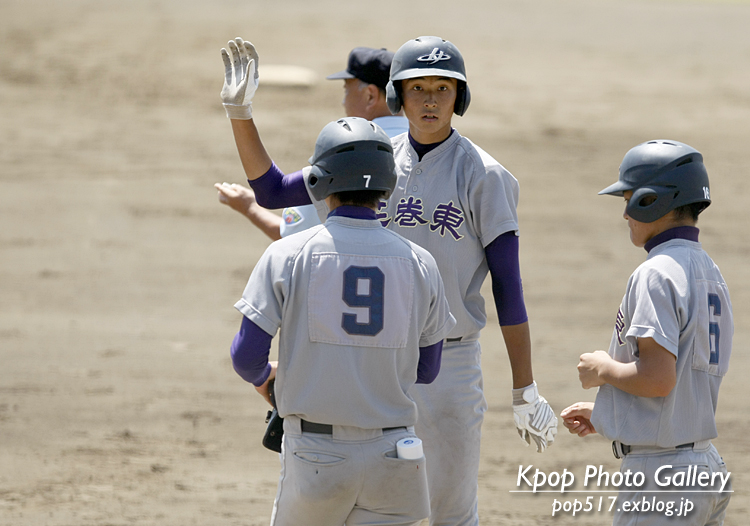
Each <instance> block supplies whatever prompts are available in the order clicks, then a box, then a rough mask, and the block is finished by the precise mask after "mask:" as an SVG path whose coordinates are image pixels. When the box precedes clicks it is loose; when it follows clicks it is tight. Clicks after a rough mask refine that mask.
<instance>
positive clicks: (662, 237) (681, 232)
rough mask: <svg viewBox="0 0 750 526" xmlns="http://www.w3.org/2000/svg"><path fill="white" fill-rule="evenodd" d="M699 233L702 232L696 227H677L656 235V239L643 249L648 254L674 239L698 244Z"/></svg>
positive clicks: (651, 240) (653, 238)
mask: <svg viewBox="0 0 750 526" xmlns="http://www.w3.org/2000/svg"><path fill="white" fill-rule="evenodd" d="M699 232H700V230H698V229H697V228H696V227H694V226H677V227H674V228H670V229H669V230H665V231H664V232H662V233H660V234H656V235H655V236H654V237H652V238H651V239H649V240H648V242H647V243H646V244H645V245H643V248H645V249H646V252H651V250H653V249H654V248H655V247H657V246H658V245H661V244H662V243H666V242H667V241H670V240H672V239H686V240H688V241H695V242H696V243H697V242H698V233H699Z"/></svg>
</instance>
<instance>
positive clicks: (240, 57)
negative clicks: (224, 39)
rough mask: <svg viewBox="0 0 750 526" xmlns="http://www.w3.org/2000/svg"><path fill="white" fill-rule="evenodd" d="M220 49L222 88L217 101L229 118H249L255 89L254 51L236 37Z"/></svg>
mask: <svg viewBox="0 0 750 526" xmlns="http://www.w3.org/2000/svg"><path fill="white" fill-rule="evenodd" d="M227 48H229V49H228V50H227V49H226V48H222V49H221V58H222V59H223V60H224V87H223V88H222V90H221V101H222V103H223V104H224V109H225V110H226V112H227V117H229V118H230V119H239V120H248V119H252V118H253V110H252V104H251V103H252V100H253V95H255V90H257V89H258V52H257V51H255V47H254V46H253V45H252V44H251V43H250V42H248V41H247V40H242V38H240V37H237V38H235V39H234V40H230V41H229V42H228V43H227Z"/></svg>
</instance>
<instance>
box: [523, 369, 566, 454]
mask: <svg viewBox="0 0 750 526" xmlns="http://www.w3.org/2000/svg"><path fill="white" fill-rule="evenodd" d="M513 420H515V422H516V430H517V431H518V434H519V435H520V436H521V439H522V440H524V441H525V442H526V445H527V446H528V445H530V444H531V440H532V439H533V440H534V443H535V444H536V451H537V453H543V452H544V450H545V449H547V448H548V447H549V446H550V445H551V444H552V442H554V441H555V436H556V435H557V417H556V416H555V412H554V411H553V410H552V408H551V407H550V405H549V403H547V400H545V399H544V397H541V396H539V390H538V389H537V387H536V382H534V383H532V384H531V385H528V386H526V387H524V388H522V389H513Z"/></svg>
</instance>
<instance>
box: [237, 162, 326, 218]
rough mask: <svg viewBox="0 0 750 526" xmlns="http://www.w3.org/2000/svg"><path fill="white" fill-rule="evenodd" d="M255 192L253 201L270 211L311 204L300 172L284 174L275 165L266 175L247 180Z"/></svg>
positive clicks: (274, 164)
mask: <svg viewBox="0 0 750 526" xmlns="http://www.w3.org/2000/svg"><path fill="white" fill-rule="evenodd" d="M247 182H248V184H249V185H250V188H252V189H253V192H255V199H256V201H257V202H258V204H259V205H260V206H262V207H263V208H268V209H270V210H272V209H276V208H284V207H288V206H302V205H309V204H311V203H312V201H311V200H310V195H309V194H308V193H307V188H305V179H304V177H303V176H302V170H299V171H297V172H293V173H290V174H286V175H285V174H284V172H282V171H281V170H279V167H278V166H276V163H271V168H269V169H268V171H267V172H266V173H264V174H263V175H261V176H260V177H258V178H257V179H255V180H254V181H251V180H249V179H248V180H247Z"/></svg>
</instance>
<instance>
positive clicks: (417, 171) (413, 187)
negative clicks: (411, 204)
mask: <svg viewBox="0 0 750 526" xmlns="http://www.w3.org/2000/svg"><path fill="white" fill-rule="evenodd" d="M421 175H422V169H421V168H419V167H416V168H414V170H412V172H411V176H410V177H409V183H408V185H407V192H408V193H409V194H410V195H415V196H418V195H422V192H423V190H424V182H423V181H422V177H421Z"/></svg>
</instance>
